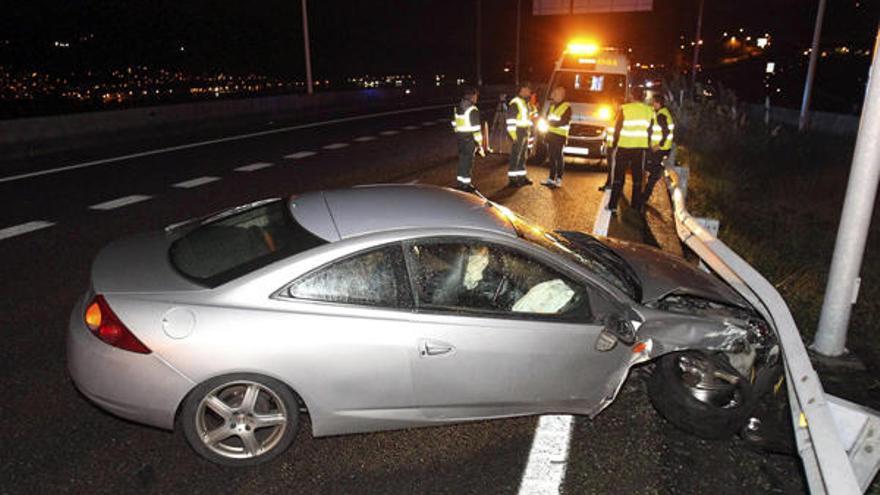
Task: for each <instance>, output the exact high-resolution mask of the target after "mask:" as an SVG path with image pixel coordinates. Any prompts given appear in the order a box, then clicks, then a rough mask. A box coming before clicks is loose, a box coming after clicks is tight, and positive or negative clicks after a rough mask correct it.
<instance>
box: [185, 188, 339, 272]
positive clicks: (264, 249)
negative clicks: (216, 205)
mask: <svg viewBox="0 0 880 495" xmlns="http://www.w3.org/2000/svg"><path fill="white" fill-rule="evenodd" d="M326 243H327V241H325V240H324V239H321V238H320V237H317V236H316V235H314V234H312V233H311V232H309V231H308V230H306V229H305V228H304V227H302V226H301V225H300V224H299V223H297V222H296V220H294V218H293V215H291V214H290V211H289V209H288V208H287V205H286V201H282V200H280V199H279V200H276V201H273V202H270V203H265V204H262V205H260V206H257V207H254V208H252V209H250V210H245V211H243V212H241V213H236V214H234V215H231V216H228V217H225V218H221V219H219V220H216V221H213V222H210V223H207V224H204V225H200V226H199V227H196V228H195V229H193V230H191V231H190V232H188V233H186V234H185V235H184V236H183V237H181V238H180V239H178V240H176V241H174V243H173V244H172V245H171V249H170V251H169V254H170V257H171V263H172V265H174V267H175V268H176V269H177V270H178V271H179V272H180V273H182V274H183V275H184V276H186V277H187V278H189V279H192V280H194V281H196V282H198V283H200V284H202V285H207V286H209V287H216V286H218V285H220V284H223V283H226V282H228V281H230V280H233V279H236V278H238V277H241V276H242V275H245V274H247V273H250V272H252V271H254V270H257V269H259V268H262V267H264V266H266V265H268V264H270V263H273V262H275V261H278V260H280V259H283V258H286V257H288V256H292V255H294V254H297V253H301V252H303V251H306V250H309V249H312V248H314V247H317V246H320V245H322V244H326Z"/></svg>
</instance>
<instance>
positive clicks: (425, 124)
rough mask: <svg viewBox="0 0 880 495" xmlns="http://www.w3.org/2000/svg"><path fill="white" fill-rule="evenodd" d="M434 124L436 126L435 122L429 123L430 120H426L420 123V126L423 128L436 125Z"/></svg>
mask: <svg viewBox="0 0 880 495" xmlns="http://www.w3.org/2000/svg"><path fill="white" fill-rule="evenodd" d="M436 124H437V123H436V122H433V121H430V120H426V121H425V122H422V126H423V127H430V126H432V125H436Z"/></svg>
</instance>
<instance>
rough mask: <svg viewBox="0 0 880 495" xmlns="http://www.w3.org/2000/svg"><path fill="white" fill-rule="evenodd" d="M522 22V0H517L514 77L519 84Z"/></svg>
mask: <svg viewBox="0 0 880 495" xmlns="http://www.w3.org/2000/svg"><path fill="white" fill-rule="evenodd" d="M521 24H522V0H516V61H515V63H514V67H513V78H514V79H515V80H516V85H517V86H519V30H520V25H521Z"/></svg>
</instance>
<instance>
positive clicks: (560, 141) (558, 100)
mask: <svg viewBox="0 0 880 495" xmlns="http://www.w3.org/2000/svg"><path fill="white" fill-rule="evenodd" d="M546 122H547V132H546V135H545V136H544V139H545V140H546V142H547V154H548V155H549V160H550V177H548V178H547V180H545V181H544V182H542V183H541V184H543V185H545V186H547V187H553V188H555V187H562V173H563V171H564V169H565V159H564V158H563V156H562V149H563V148H564V147H565V141H566V140H567V139H568V128H569V124H570V123H571V105H570V104H569V103H568V102H567V101H565V88H564V87H562V86H556V87H555V88H553V91H552V92H551V93H550V109H549V110H548V112H547V120H546Z"/></svg>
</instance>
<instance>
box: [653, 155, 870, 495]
mask: <svg viewBox="0 0 880 495" xmlns="http://www.w3.org/2000/svg"><path fill="white" fill-rule="evenodd" d="M666 177H667V181H668V183H667V186H668V188H669V192H670V195H671V197H672V203H673V207H674V212H675V226H676V230H677V232H678V235H679V238H680V239H681V240H682V242H684V243H685V244H686V245H687V246H688V247H690V248H691V249H692V250H693V251H694V252H695V253H696V254H697V256H699V257H700V259H701V260H702V261H703V262H704V263H705V264H706V265H708V266H709V267H711V268H712V270H713V271H714V272H715V273H716V274H717V275H718V276H719V277H721V278H722V279H723V280H725V281H726V282H727V283H728V284H730V285H731V286H732V287H733V288H734V289H735V290H736V291H737V292H739V293H740V294H741V295H742V296H743V297H745V298H746V300H748V301H749V302H750V303H752V304H753V305H754V306H755V308H756V309H757V310H758V311H759V312H760V313H762V315H763V316H764V317H765V318H766V319H767V322H768V323H769V324H770V325H772V326H773V328H774V329H775V330H776V333H777V334H778V336H779V344H780V348H781V352H782V356H783V358H784V359H783V361H784V363H785V374H786V384H787V389H788V397H789V403H790V406H791V411H792V422H793V423H794V431H795V439H796V440H797V445H798V453H799V455H800V457H801V459H802V462H803V465H804V471H805V473H806V477H807V483H808V484H809V488H810V492H811V493H814V494H824V493H847V494H849V493H853V494H856V493H861V492H863V491H864V490H865V489H867V487H868V485H869V484H870V482H871V479H872V478H873V476H874V475H875V474H876V473H877V468H878V467H880V449H878V448H877V447H875V446H874V445H873V444H870V445H869V444H867V443H865V442H866V441H868V442H874V443H877V437H878V436H880V428H878V427H880V416H878V415H877V413H875V412H873V411H870V410H868V409H866V408H862V407H860V406H857V405H854V404H851V403H846V402H845V401H842V400H840V399H837V398H834V397H831V396H826V395H825V393H824V390H823V388H822V384H821V382H820V381H819V376H818V375H817V374H816V371H815V370H814V369H813V365H812V363H810V359H809V357H808V355H807V350H806V348H805V347H804V343H803V341H802V340H801V337H800V332H798V329H797V325H796V324H795V321H794V318H793V317H792V315H791V312H790V311H789V309H788V306H787V305H786V303H785V301H784V300H783V299H782V296H781V295H780V294H779V292H777V291H776V289H775V288H774V287H773V285H772V284H770V282H768V281H767V279H765V278H764V277H763V276H762V275H761V274H760V273H759V272H758V271H757V270H755V269H754V268H753V267H752V266H751V265H749V264H748V263H747V262H746V261H745V260H743V259H742V258H741V257H740V256H739V255H738V254H736V252H734V251H733V250H732V249H730V248H729V247H727V245H725V244H724V243H723V242H721V241H720V240H718V238H716V237H715V236H713V235H712V234H711V233H709V232H708V231H707V230H706V229H704V228H703V227H702V226H700V224H698V223H697V222H696V220H695V219H694V217H692V216H691V215H690V213H688V211H687V208H686V207H685V201H684V195H683V194H682V191H681V190H680V189H679V187H678V177H677V175H676V173H675V171H674V170H671V169H670V168H667V170H666ZM829 401H831V402H832V403H833V404H834V406H835V408H841V410H843V411H846V412H847V413H852V414H849V415H848V417H847V416H846V415H839V416H840V417H838V418H835V417H833V416H832V410H831V407H829ZM850 404H851V406H853V407H848V405H850ZM835 419H837V422H835ZM851 429H854V430H856V431H857V433H856V434H854V435H850V436H851V437H852V441H851V442H847V443H848V444H849V450H850V452H847V445H845V444H844V441H843V440H842V439H841V434H840V433H839V430H841V431H843V430H851ZM872 438H873V440H871V439H872ZM860 440H861V443H859V442H860Z"/></svg>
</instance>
